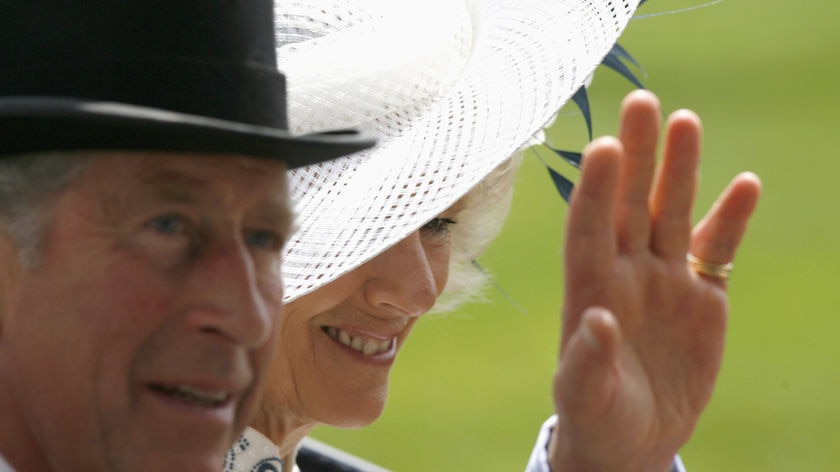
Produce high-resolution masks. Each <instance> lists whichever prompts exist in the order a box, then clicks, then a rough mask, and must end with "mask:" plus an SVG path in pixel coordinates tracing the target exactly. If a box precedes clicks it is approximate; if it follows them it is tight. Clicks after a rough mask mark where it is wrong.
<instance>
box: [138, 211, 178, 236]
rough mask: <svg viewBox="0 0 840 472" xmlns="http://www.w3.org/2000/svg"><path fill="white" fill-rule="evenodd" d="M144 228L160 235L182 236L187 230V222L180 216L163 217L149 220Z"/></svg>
mask: <svg viewBox="0 0 840 472" xmlns="http://www.w3.org/2000/svg"><path fill="white" fill-rule="evenodd" d="M146 226H148V227H149V228H151V229H153V230H154V231H157V232H158V233H161V234H171V235H177V234H183V233H184V232H185V231H186V230H187V222H186V219H185V218H184V217H183V216H180V215H163V216H158V217H157V218H153V219H151V220H150V221H149V222H148V223H146Z"/></svg>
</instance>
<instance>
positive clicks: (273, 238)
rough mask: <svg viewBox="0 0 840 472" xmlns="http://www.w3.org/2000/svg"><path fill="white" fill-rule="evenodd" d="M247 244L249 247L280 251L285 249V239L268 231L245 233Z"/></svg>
mask: <svg viewBox="0 0 840 472" xmlns="http://www.w3.org/2000/svg"><path fill="white" fill-rule="evenodd" d="M245 243H246V244H247V245H248V246H251V247H254V248H259V249H267V250H270V251H278V250H280V249H281V248H282V247H283V238H281V237H280V236H279V235H278V234H277V233H275V232H273V231H268V230H252V231H248V232H246V233H245Z"/></svg>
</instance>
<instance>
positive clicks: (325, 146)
mask: <svg viewBox="0 0 840 472" xmlns="http://www.w3.org/2000/svg"><path fill="white" fill-rule="evenodd" d="M375 142H376V140H375V139H374V138H373V137H372V135H370V134H367V133H360V132H357V131H353V130H346V131H334V132H328V133H317V134H308V135H304V136H294V135H292V134H291V133H289V132H288V131H287V130H283V129H276V128H269V127H264V126H256V125H250V124H243V123H237V122H232V121H226V120H220V119H215V118H208V117H204V116H198V115H191V114H186V113H177V112H171V111H165V110H160V109H156V108H149V107H143V106H138V105H131V104H125V103H116V102H104V101H92V100H83V99H75V98H62V97H37V96H32V97H25V96H24V97H6V98H3V99H2V100H0V156H2V155H11V154H26V153H37V152H60V151H156V152H182V153H202V154H205V153H206V154H236V155H244V156H252V157H258V158H270V159H278V160H283V161H285V162H286V163H287V165H288V167H289V168H295V167H301V166H306V165H309V164H314V163H318V162H323V161H328V160H331V159H334V158H336V157H340V156H344V155H347V154H351V153H354V152H357V151H361V150H364V149H367V148H370V147H371V146H373V145H374V144H375Z"/></svg>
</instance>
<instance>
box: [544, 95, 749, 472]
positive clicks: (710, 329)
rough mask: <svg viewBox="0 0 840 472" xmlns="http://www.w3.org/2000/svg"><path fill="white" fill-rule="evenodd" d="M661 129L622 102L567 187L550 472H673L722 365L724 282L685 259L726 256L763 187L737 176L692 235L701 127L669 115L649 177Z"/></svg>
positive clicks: (685, 115) (647, 114)
mask: <svg viewBox="0 0 840 472" xmlns="http://www.w3.org/2000/svg"><path fill="white" fill-rule="evenodd" d="M658 120H659V109H658V103H657V102H656V99H655V97H653V96H652V95H651V94H649V93H647V92H640V93H635V94H631V96H630V97H628V99H627V100H626V101H625V104H624V109H623V115H622V131H621V134H620V137H621V140H620V141H617V140H615V139H610V138H607V139H602V140H598V141H595V142H594V143H593V144H592V145H591V146H590V148H588V149H587V153H586V156H587V157H586V159H585V161H584V170H583V174H582V176H581V180H580V182H579V184H578V186H577V188H576V190H575V195H574V198H573V201H572V206H571V210H570V215H569V223H568V230H567V231H568V234H567V241H566V267H565V268H566V290H565V297H564V307H563V327H564V328H563V329H564V332H563V340H562V352H561V357H560V362H559V365H558V370H557V373H556V375H555V382H554V391H555V406H556V410H557V413H558V417H559V421H558V425H557V427H556V428H555V432H554V434H553V436H552V443H551V448H550V452H551V454H550V458H551V461H552V465H553V470H554V471H555V472H562V471H564V470H575V471H585V470H598V471H610V470H628V471H631V470H650V471H656V470H669V467H670V464H671V462H672V460H673V456H674V454H675V453H676V452H677V451H678V450H679V447H680V446H681V445H682V444H683V443H685V441H686V440H687V439H688V437H689V436H690V434H691V432H692V430H693V428H694V426H695V424H696V422H697V419H698V418H699V416H700V414H701V413H702V411H703V409H704V408H705V406H706V404H707V403H708V401H709V398H710V397H711V393H712V390H713V388H714V383H715V379H716V377H717V374H718V371H719V369H720V363H721V358H722V352H723V340H724V334H725V325H726V316H727V298H726V290H725V289H726V287H725V283H724V281H722V280H719V279H711V278H708V277H705V276H698V275H697V274H695V273H694V272H692V271H690V270H689V268H688V266H687V264H686V261H685V254H686V252H687V251H689V250H691V251H692V252H693V253H694V254H696V255H698V257H701V258H702V259H704V260H708V261H710V262H714V263H724V262H728V261H730V260H732V258H733V257H734V254H735V250H736V249H737V246H738V243H739V242H740V238H741V236H742V235H743V232H744V230H745V228H746V223H747V221H748V219H749V216H750V214H751V213H752V211H753V209H754V207H755V204H756V201H757V198H758V193H759V184H758V181H757V179H755V178H754V176H751V175H747V174H743V175H741V176H738V177H737V178H736V179H735V180H734V181H733V183H732V184H731V185H730V187H729V188H728V189H727V190H726V191H725V192H724V193H723V194H722V195H721V197H720V199H719V200H718V202H717V204H716V205H715V206H714V207H713V208H712V209H711V210H710V211H709V213H708V215H707V216H706V218H704V220H703V221H701V222H700V223H699V224H698V225H697V227H696V228H695V230H694V231H693V232H692V231H691V223H690V218H691V207H692V204H693V200H694V192H695V186H696V169H697V163H698V161H699V154H700V146H699V142H700V125H699V120H698V119H697V118H696V116H695V115H693V114H692V113H690V112H686V111H683V112H677V113H675V114H674V115H673V116H672V117H671V119H670V120H669V123H668V126H667V130H666V139H665V149H664V159H663V164H662V166H661V168H660V169H659V172H658V175H657V177H656V178H654V168H655V154H656V142H657V138H658ZM654 181H655V182H654ZM652 182H653V185H652Z"/></svg>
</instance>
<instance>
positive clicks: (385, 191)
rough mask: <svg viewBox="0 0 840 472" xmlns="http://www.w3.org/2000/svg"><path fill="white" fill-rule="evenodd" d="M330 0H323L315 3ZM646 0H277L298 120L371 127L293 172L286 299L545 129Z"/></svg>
mask: <svg viewBox="0 0 840 472" xmlns="http://www.w3.org/2000/svg"><path fill="white" fill-rule="evenodd" d="M315 4H317V5H315ZM636 7H637V1H635V0H471V1H465V0H427V1H424V2H396V1H391V0H352V1H351V0H334V1H332V2H321V1H318V2H316V1H314V0H312V1H311V2H309V3H307V2H300V1H285V2H282V3H280V4H278V5H277V8H276V13H275V15H276V20H277V25H278V26H277V44H278V49H277V52H278V67H279V68H280V70H281V71H282V72H283V73H284V74H285V75H286V78H287V85H288V89H289V92H288V97H289V120H290V129H291V130H292V131H293V132H296V133H312V132H320V131H325V130H330V129H339V128H347V127H354V128H360V129H362V130H367V131H372V132H374V133H375V134H377V135H378V136H379V137H380V141H379V143H378V144H377V146H375V147H374V148H372V149H369V150H366V151H362V152H359V153H356V154H353V155H351V156H348V157H345V158H341V159H338V160H335V161H331V162H326V163H321V164H316V165H312V166H308V167H304V168H300V169H295V170H293V171H291V172H290V174H289V175H290V183H291V192H292V201H293V202H294V203H293V205H294V209H295V212H296V217H297V231H296V233H295V234H294V235H293V236H292V237H291V239H290V240H289V242H288V246H287V248H286V251H285V254H284V260H283V267H282V270H283V277H284V285H285V299H286V301H290V300H293V299H295V298H298V297H300V296H301V295H304V294H306V293H309V292H311V291H313V290H315V289H317V288H318V287H320V286H323V285H324V284H326V283H329V282H331V281H333V280H335V279H336V278H338V277H340V276H341V275H343V274H345V273H347V272H349V271H350V270H352V269H354V268H356V267H358V266H359V265H361V264H363V263H365V262H366V261H368V260H370V259H371V258H373V257H375V256H376V255H378V254H380V253H381V252H383V251H384V250H386V249H387V248H388V247H390V246H392V245H394V244H396V243H397V242H399V241H400V240H401V239H403V238H405V237H406V236H408V235H409V234H411V233H412V232H414V231H416V230H417V229H418V228H420V227H421V226H423V225H424V224H425V223H426V222H427V221H429V220H430V219H432V218H434V217H435V216H436V215H438V214H439V213H441V212H442V211H444V210H446V209H447V208H448V207H449V206H451V205H452V204H453V203H455V202H456V201H458V200H459V199H460V198H461V197H463V196H464V195H465V194H466V193H467V192H469V190H470V189H472V188H473V187H474V186H475V185H476V184H477V183H478V182H479V181H481V179H482V178H484V177H485V176H486V175H487V174H488V173H490V172H491V171H492V170H493V169H494V168H495V167H497V166H498V165H499V164H500V163H501V162H503V161H504V160H505V159H507V158H508V157H509V156H510V155H511V154H512V153H514V152H515V151H516V150H517V149H519V148H521V147H523V146H525V145H527V144H528V143H529V142H532V137H533V136H534V135H535V134H537V133H539V132H540V131H541V130H542V128H543V127H544V126H545V125H546V123H548V122H549V121H550V120H551V118H552V116H553V115H554V114H555V113H556V112H557V111H558V110H559V109H560V108H561V107H562V105H563V104H565V103H566V101H568V100H569V99H570V97H571V96H572V95H573V94H574V92H575V91H576V90H577V89H578V88H579V87H581V85H582V84H584V82H585V81H586V80H587V78H588V77H589V76H590V75H591V74H592V72H593V71H594V70H595V68H596V67H597V66H598V64H600V62H601V60H602V59H603V58H604V56H605V55H606V53H607V52H608V51H609V50H610V48H611V47H612V46H613V44H614V43H615V41H616V39H617V38H618V36H619V35H620V33H621V32H622V31H623V29H624V27H625V26H626V25H627V22H628V20H629V19H630V17H631V16H632V14H633V12H634V11H635V8H636Z"/></svg>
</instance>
